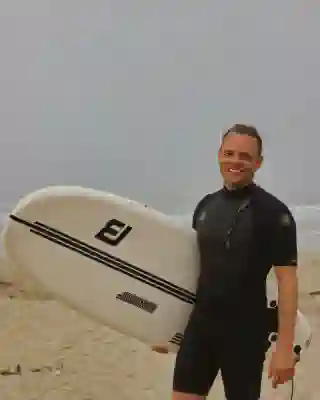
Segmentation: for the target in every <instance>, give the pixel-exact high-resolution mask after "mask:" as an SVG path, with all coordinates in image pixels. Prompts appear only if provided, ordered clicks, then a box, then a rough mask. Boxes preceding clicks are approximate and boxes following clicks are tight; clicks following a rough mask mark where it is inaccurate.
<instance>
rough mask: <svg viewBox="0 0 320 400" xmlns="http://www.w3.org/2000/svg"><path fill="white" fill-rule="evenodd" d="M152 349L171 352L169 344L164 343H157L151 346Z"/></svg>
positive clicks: (158, 351)
mask: <svg viewBox="0 0 320 400" xmlns="http://www.w3.org/2000/svg"><path fill="white" fill-rule="evenodd" d="M151 350H153V351H156V352H157V353H160V354H167V353H169V349H168V346H167V345H164V344H157V345H155V346H152V347H151Z"/></svg>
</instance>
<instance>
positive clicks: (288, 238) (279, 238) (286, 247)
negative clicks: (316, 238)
mask: <svg viewBox="0 0 320 400" xmlns="http://www.w3.org/2000/svg"><path fill="white" fill-rule="evenodd" d="M274 216H275V218H274V220H273V221H274V223H273V229H272V237H271V241H272V263H273V265H274V266H293V267H296V266H297V262H298V261H297V259H298V250H297V228H296V222H295V220H294V218H293V216H292V214H291V212H290V211H289V209H288V208H285V207H283V208H281V209H280V210H278V211H276V212H275V215H274Z"/></svg>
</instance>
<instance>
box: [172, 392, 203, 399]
mask: <svg viewBox="0 0 320 400" xmlns="http://www.w3.org/2000/svg"><path fill="white" fill-rule="evenodd" d="M205 398H206V396H199V395H198V394H192V393H183V392H173V393H172V400H205Z"/></svg>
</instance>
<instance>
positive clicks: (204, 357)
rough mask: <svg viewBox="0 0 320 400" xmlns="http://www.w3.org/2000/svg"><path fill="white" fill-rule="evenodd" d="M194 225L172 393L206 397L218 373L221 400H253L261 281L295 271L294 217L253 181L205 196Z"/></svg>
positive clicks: (261, 325) (263, 328)
mask: <svg viewBox="0 0 320 400" xmlns="http://www.w3.org/2000/svg"><path fill="white" fill-rule="evenodd" d="M193 228H194V229H195V230H196V232H197V240H198V248H199V253H200V275H199V279H198V287H197V294H196V305H195V307H194V310H193V312H192V314H191V317H190V320H189V323H188V325H187V328H186V330H185V332H184V338H183V340H182V343H181V346H180V349H179V351H178V354H177V358H176V364H175V369H174V379H173V389H174V390H175V391H177V392H183V393H192V394H198V395H202V396H205V395H207V393H208V392H209V390H210V388H211V386H212V384H213V382H214V379H215V377H216V376H217V374H218V372H219V371H221V375H222V379H223V382H224V388H225V394H226V397H227V399H228V400H257V399H259V398H260V390H261V379H262V370H263V363H264V360H265V353H266V350H267V348H268V340H267V333H268V327H267V321H268V317H267V314H268V313H267V296H266V278H267V275H268V273H269V271H270V269H271V267H272V266H292V267H296V266H297V239H296V224H295V221H294V218H293V216H292V214H291V213H290V211H289V209H288V207H287V206H286V205H285V204H284V203H283V202H281V201H280V200H278V199H277V198H276V197H275V196H273V195H271V194H270V193H268V192H267V191H265V190H264V189H262V188H261V187H259V186H257V185H255V184H254V183H252V184H250V185H248V186H246V187H244V188H241V189H237V190H228V189H226V188H225V187H223V188H222V189H221V190H219V191H217V192H214V193H211V194H208V195H206V196H205V197H204V198H203V199H202V200H201V201H200V202H199V203H198V205H197V207H196V209H195V211H194V215H193Z"/></svg>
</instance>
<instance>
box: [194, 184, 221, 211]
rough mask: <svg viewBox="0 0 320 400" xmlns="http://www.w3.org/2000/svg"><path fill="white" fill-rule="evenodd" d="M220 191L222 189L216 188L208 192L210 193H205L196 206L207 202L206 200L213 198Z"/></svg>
mask: <svg viewBox="0 0 320 400" xmlns="http://www.w3.org/2000/svg"><path fill="white" fill-rule="evenodd" d="M221 193H222V189H218V190H216V191H214V192H210V193H206V194H205V195H204V196H203V197H202V198H201V199H200V200H199V201H198V203H197V206H196V208H198V207H199V206H201V205H203V204H205V203H207V201H210V200H211V199H214V198H216V197H218V196H219V195H220V194H221Z"/></svg>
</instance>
